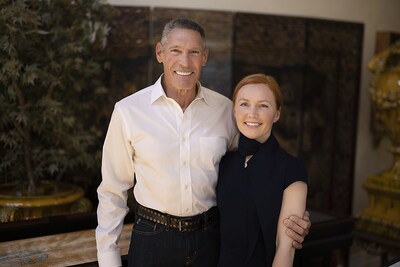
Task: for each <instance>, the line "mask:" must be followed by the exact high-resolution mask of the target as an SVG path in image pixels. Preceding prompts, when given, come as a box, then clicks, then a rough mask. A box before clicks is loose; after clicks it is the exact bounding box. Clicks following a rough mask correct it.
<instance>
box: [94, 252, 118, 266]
mask: <svg viewBox="0 0 400 267" xmlns="http://www.w3.org/2000/svg"><path fill="white" fill-rule="evenodd" d="M97 261H98V262H99V267H118V266H122V261H121V253H120V252H119V251H110V252H105V253H100V252H97Z"/></svg>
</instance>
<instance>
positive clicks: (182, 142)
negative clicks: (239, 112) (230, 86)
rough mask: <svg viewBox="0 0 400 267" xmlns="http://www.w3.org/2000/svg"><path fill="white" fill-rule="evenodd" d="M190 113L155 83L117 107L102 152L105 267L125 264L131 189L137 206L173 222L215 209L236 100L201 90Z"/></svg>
mask: <svg viewBox="0 0 400 267" xmlns="http://www.w3.org/2000/svg"><path fill="white" fill-rule="evenodd" d="M198 88H199V90H198V93H197V96H196V98H195V100H193V102H192V103H191V104H190V105H189V106H188V107H187V109H186V110H185V112H183V111H182V108H181V107H180V106H179V105H178V104H177V103H176V102H175V101H174V100H173V99H171V98H168V97H167V96H166V95H165V92H164V90H163V88H162V86H161V77H160V78H159V79H158V80H157V82H156V83H155V84H154V85H152V86H149V87H147V88H145V89H142V90H140V91H138V92H136V93H134V94H132V95H130V96H128V97H126V98H124V99H122V100H121V101H119V102H118V103H117V104H116V105H115V107H114V111H113V114H112V116H111V121H110V124H109V128H108V131H107V136H106V138H105V142H104V146H103V158H102V169H101V171H102V182H101V184H100V186H99V187H98V190H97V192H98V198H99V206H98V209H97V217H98V227H97V228H96V242H97V256H98V261H99V265H100V266H107V267H112V266H120V265H121V255H120V250H119V248H118V240H119V238H120V235H121V230H122V226H123V220H124V217H125V215H126V214H127V213H128V207H127V190H129V189H130V188H132V186H133V184H134V176H135V177H136V185H135V187H134V195H135V198H136V201H137V202H139V203H140V204H141V205H143V206H146V207H148V208H152V209H155V210H158V211H160V212H165V213H169V214H172V215H176V216H192V215H196V214H200V213H202V212H205V211H207V210H208V209H209V208H211V207H212V206H215V205H216V196H215V187H216V183H217V178H218V165H219V162H220V159H221V157H222V156H223V155H224V154H225V152H226V151H227V150H228V149H229V148H232V147H233V146H234V143H235V142H234V139H235V137H236V135H237V133H238V132H237V128H236V125H235V123H234V120H233V115H232V102H231V101H230V100H229V99H228V98H226V97H225V96H222V95H221V94H219V93H217V92H215V91H212V90H210V89H207V88H205V87H202V86H201V85H200V83H199V84H198Z"/></svg>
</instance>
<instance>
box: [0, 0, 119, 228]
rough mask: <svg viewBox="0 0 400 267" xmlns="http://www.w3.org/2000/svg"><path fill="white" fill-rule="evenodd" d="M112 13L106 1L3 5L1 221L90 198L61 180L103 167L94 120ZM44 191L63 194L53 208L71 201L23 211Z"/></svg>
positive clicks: (0, 46) (102, 87) (10, 1)
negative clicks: (50, 206) (101, 165)
mask: <svg viewBox="0 0 400 267" xmlns="http://www.w3.org/2000/svg"><path fill="white" fill-rule="evenodd" d="M112 11H113V9H112V7H111V6H109V5H107V4H105V3H103V2H102V1H100V0H74V1H72V0H38V1H27V0H25V1H24V0H16V1H15V0H6V1H2V2H1V4H0V33H1V34H0V151H1V153H0V182H1V183H2V184H3V187H2V189H1V188H0V195H1V196H0V220H1V221H11V220H17V219H29V218H35V217H39V216H42V215H43V214H47V215H52V214H60V213H64V212H69V211H70V210H71V209H74V208H73V207H72V206H73V205H75V206H76V203H77V202H78V201H79V199H80V198H82V197H83V194H84V193H83V191H82V189H80V188H77V187H74V186H72V185H67V184H65V183H63V182H62V181H66V180H68V179H66V176H67V174H68V175H71V174H73V173H76V172H79V171H80V170H94V169H96V168H99V161H100V160H99V159H100V149H101V146H99V142H100V141H99V139H100V138H102V136H103V133H102V131H101V127H99V125H98V124H96V123H94V121H95V116H96V111H97V110H98V108H99V105H100V103H99V100H100V99H102V97H104V94H105V92H106V91H107V89H106V86H105V83H104V80H105V79H104V70H105V68H106V66H107V64H106V62H105V60H104V58H102V57H101V56H100V55H101V51H102V49H104V48H105V46H106V44H107V36H108V34H109V30H110V28H109V26H108V25H109V23H108V21H110V19H111V17H112V14H113V12H112ZM11 190H12V191H13V193H11ZM63 190H66V191H69V193H72V196H70V195H68V196H67V195H66V193H65V192H63ZM14 192H15V193H14ZM45 193H51V194H58V195H52V196H50V197H47V198H49V199H50V200H51V201H50V202H53V203H54V202H58V201H59V200H60V199H67V201H69V202H68V203H66V204H65V203H64V204H62V206H63V207H62V208H49V207H46V208H45V210H44V211H34V212H32V211H30V212H26V211H24V210H23V209H24V208H23V207H22V206H23V205H25V204H26V202H27V201H28V199H30V198H33V199H34V200H37V199H38V196H39V195H43V194H45ZM60 194H61V195H60ZM12 195H16V197H17V198H16V203H15V204H10V201H11V198H15V197H14V196H12ZM43 205H46V204H43V203H42V202H40V201H39V203H36V204H28V206H35V207H37V206H43ZM85 205H86V204H85ZM85 205H83V206H85ZM89 206H90V205H89ZM87 208H88V207H83V208H82V205H81V207H80V208H76V207H75V209H78V210H79V209H83V210H85V209H87Z"/></svg>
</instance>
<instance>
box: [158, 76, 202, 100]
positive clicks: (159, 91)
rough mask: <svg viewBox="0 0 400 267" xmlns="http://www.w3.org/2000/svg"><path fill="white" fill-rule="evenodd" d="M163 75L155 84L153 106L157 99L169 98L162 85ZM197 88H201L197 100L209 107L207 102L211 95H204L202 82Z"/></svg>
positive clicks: (198, 83)
mask: <svg viewBox="0 0 400 267" xmlns="http://www.w3.org/2000/svg"><path fill="white" fill-rule="evenodd" d="M162 76H163V74H161V76H160V77H159V78H158V80H157V81H156V82H155V84H154V89H153V90H152V92H151V103H152V104H153V103H154V102H155V101H156V100H157V99H159V98H161V97H167V96H166V94H165V91H164V89H163V87H162V85H161V79H162ZM197 88H199V90H198V91H197V95H196V98H195V100H197V99H203V100H204V102H205V103H206V104H207V105H208V104H209V101H208V100H207V98H208V97H209V95H207V94H205V93H204V87H203V86H202V85H201V83H200V82H197Z"/></svg>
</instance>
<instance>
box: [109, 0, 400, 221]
mask: <svg viewBox="0 0 400 267" xmlns="http://www.w3.org/2000/svg"><path fill="white" fill-rule="evenodd" d="M108 2H109V3H111V4H114V5H132V6H146V7H176V8H190V9H206V10H220V11H240V12H253V13H263V14H276V15H287V16H300V17H314V18H322V19H332V20H343V21H349V22H359V23H363V24H364V27H365V28H364V29H365V32H364V43H363V56H362V70H361V71H362V72H361V83H360V86H361V88H360V96H359V97H360V98H359V114H358V125H357V128H358V130H357V143H356V145H357V148H356V160H355V169H354V195H353V214H354V215H356V214H357V213H358V212H359V211H361V210H362V209H364V208H365V207H366V206H367V205H368V204H367V203H368V197H367V194H366V192H365V190H364V189H363V188H362V186H361V185H362V183H363V181H364V180H365V179H366V177H367V176H369V175H371V174H376V173H379V172H381V171H383V170H385V169H387V168H389V167H390V166H391V164H392V156H391V155H390V154H389V153H388V152H387V151H386V150H387V148H388V147H389V146H390V142H389V141H388V140H383V142H381V144H380V145H379V147H377V148H374V147H373V144H372V136H371V131H370V99H369V94H368V84H369V80H370V78H371V74H370V73H369V71H368V69H367V67H366V66H367V64H368V62H369V60H370V59H371V58H372V56H373V55H374V51H375V37H376V32H378V31H393V32H400V15H399V11H400V1H399V0H380V1H376V0H350V1H349V0H336V1H328V0H247V1H243V0H219V1H215V0H202V1H183V0H171V1H168V2H167V1H162V0H135V1H132V0H108ZM321 179H323V178H322V177H321ZM338 186H340V185H338Z"/></svg>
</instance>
